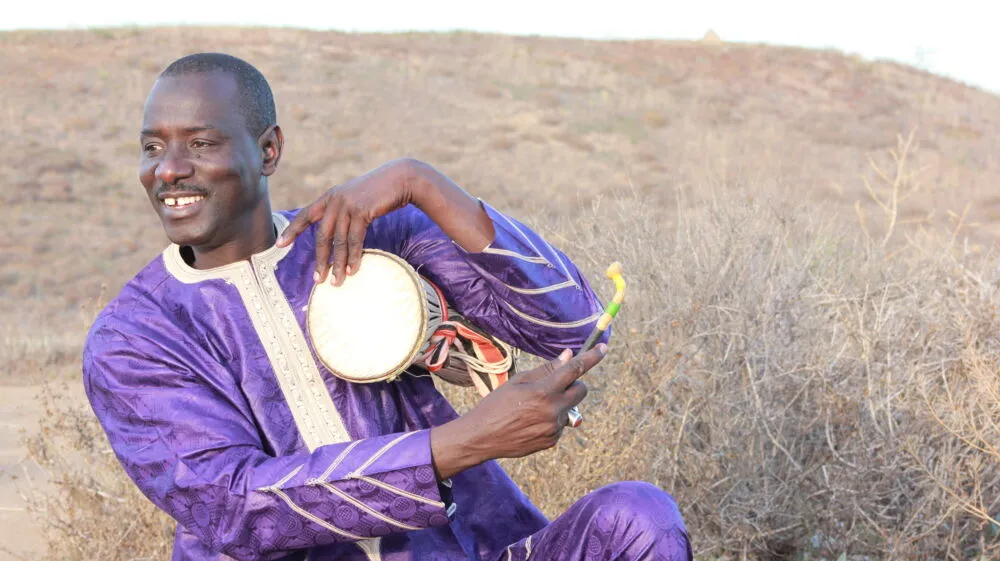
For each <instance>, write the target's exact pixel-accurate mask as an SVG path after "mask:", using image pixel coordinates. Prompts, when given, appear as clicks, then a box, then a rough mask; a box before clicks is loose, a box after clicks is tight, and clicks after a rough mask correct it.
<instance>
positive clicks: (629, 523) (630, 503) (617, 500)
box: [587, 481, 686, 534]
mask: <svg viewBox="0 0 1000 561" xmlns="http://www.w3.org/2000/svg"><path fill="white" fill-rule="evenodd" d="M587 500H588V501H592V502H593V506H594V507H595V508H594V522H595V524H597V526H598V527H599V528H601V529H602V530H605V531H610V530H611V529H612V528H618V529H619V531H632V532H640V533H647V532H654V533H657V534H658V533H661V532H665V533H669V532H670V531H680V532H684V533H686V531H685V527H684V519H683V517H682V516H681V513H680V510H679V509H678V508H677V503H676V501H674V498H673V497H671V496H670V494H668V493H667V492H666V491H664V490H662V489H660V488H659V487H657V486H655V485H653V484H651V483H646V482H643V481H623V482H620V483H613V484H611V485H607V486H605V487H601V488H600V489H597V490H596V491H594V492H593V493H590V494H589V495H587Z"/></svg>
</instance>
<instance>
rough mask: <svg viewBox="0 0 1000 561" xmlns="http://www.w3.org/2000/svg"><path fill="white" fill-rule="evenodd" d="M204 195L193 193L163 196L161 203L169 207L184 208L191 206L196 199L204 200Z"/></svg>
mask: <svg viewBox="0 0 1000 561" xmlns="http://www.w3.org/2000/svg"><path fill="white" fill-rule="evenodd" d="M204 199H205V197H203V196H201V195H193V196H188V197H164V198H163V204H164V205H166V206H168V207H170V208H184V207H187V206H191V205H193V204H195V203H197V202H198V201H201V200H204Z"/></svg>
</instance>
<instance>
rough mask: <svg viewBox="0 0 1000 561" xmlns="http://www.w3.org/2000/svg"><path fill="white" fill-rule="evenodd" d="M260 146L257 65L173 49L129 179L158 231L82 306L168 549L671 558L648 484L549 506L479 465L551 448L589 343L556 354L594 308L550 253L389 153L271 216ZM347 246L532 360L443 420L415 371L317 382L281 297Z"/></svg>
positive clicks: (108, 410) (90, 372)
mask: <svg viewBox="0 0 1000 561" xmlns="http://www.w3.org/2000/svg"><path fill="white" fill-rule="evenodd" d="M283 142H284V138H283V134H282V131H281V129H280V128H279V127H278V125H277V121H276V117H275V110H274V102H273V99H272V97H271V91H270V88H269V86H268V85H267V82H266V80H265V79H264V78H263V76H261V75H260V73H259V72H258V71H257V70H256V69H254V68H253V67H252V66H250V65H249V64H247V63H245V62H244V61H242V60H239V59H236V58H233V57H230V56H227V55H222V54H214V53H202V54H196V55H191V56H188V57H184V58H182V59H179V60H177V61H175V62H174V63H173V64H171V65H170V66H169V67H168V68H167V69H166V70H164V72H163V73H162V74H161V76H160V77H159V79H158V80H157V81H156V83H155V84H154V86H153V88H152V91H151V92H150V94H149V97H148V99H147V102H146V106H145V111H144V116H143V127H142V132H141V146H142V158H141V165H140V180H141V182H142V184H143V186H144V187H145V189H146V192H147V194H148V196H149V199H150V202H151V203H152V205H153V208H154V209H155V210H156V212H157V213H158V215H159V217H160V219H161V222H162V224H163V227H164V229H165V231H166V234H167V237H168V238H169V239H170V241H171V242H172V243H171V245H170V246H169V247H168V248H167V249H166V250H165V251H164V252H163V254H162V255H160V256H159V257H157V258H156V259H154V260H153V261H152V262H151V263H150V264H149V265H148V266H146V267H145V268H144V269H143V270H142V271H141V272H139V273H138V274H137V275H136V277H135V278H134V279H132V280H131V281H130V282H129V283H128V284H127V285H126V286H125V287H124V288H123V290H122V291H121V293H120V294H119V295H118V296H117V297H116V298H115V299H114V300H113V301H112V302H111V303H110V304H109V305H108V306H107V308H106V309H105V310H103V311H102V313H101V314H100V315H99V317H98V318H97V320H96V321H95V323H94V325H93V327H92V329H91V332H90V334H89V336H88V339H87V344H86V349H85V351H84V360H83V374H84V380H85V386H86V391H87V395H88V396H89V399H90V402H91V404H92V407H93V409H94V411H95V413H96V415H97V416H98V417H99V419H100V421H101V424H102V426H103V427H104V430H105V431H106V432H107V434H108V437H109V439H110V442H111V444H112V447H113V448H114V451H115V453H116V454H117V456H118V458H119V459H120V461H121V463H122V465H123V466H124V468H125V470H126V472H127V473H128V474H129V476H130V477H131V478H132V479H133V480H134V481H135V482H136V484H137V485H138V486H139V488H140V489H141V490H142V491H143V493H144V494H145V495H146V496H147V497H148V498H149V499H150V500H151V501H153V502H154V503H155V504H156V505H157V506H158V507H160V508H162V509H163V510H164V511H166V512H167V513H169V514H170V515H171V516H172V517H173V518H174V519H176V520H177V522H178V525H177V530H176V540H175V548H174V559H199V560H200V559H227V558H234V559H240V560H257V559H315V560H326V559H329V560H334V559H336V560H367V561H375V560H379V559H383V560H387V561H388V560H402V559H420V560H424V559H426V560H442V561H444V560H447V561H451V560H459V559H474V560H484V561H494V560H500V559H527V558H528V556H529V555H530V556H531V558H532V559H579V560H583V559H670V560H673V559H690V556H691V553H690V547H689V545H688V541H687V535H686V532H685V528H684V525H683V522H682V519H681V516H680V514H679V513H678V511H677V508H676V505H675V504H674V502H673V500H672V499H671V498H670V497H669V496H668V495H667V494H666V493H664V492H663V491H661V490H659V489H657V488H655V487H653V486H652V485H648V484H644V483H624V484H617V485H611V486H608V487H605V488H603V489H600V490H598V491H595V492H594V493H592V494H590V495H588V496H587V497H585V498H583V499H582V500H580V501H579V502H578V503H577V504H576V505H574V506H573V507H572V508H570V509H569V511H568V512H567V513H565V514H564V515H563V516H561V517H559V518H558V519H556V520H555V521H553V522H552V523H549V522H548V521H547V520H546V519H545V518H544V517H543V516H542V515H541V513H540V512H539V511H538V510H537V509H536V508H535V507H534V506H533V505H532V504H531V503H530V502H529V501H528V499H527V498H526V497H525V496H524V495H523V494H522V493H521V492H520V491H519V490H518V488H517V487H516V486H515V485H514V484H513V482H512V481H511V480H510V479H509V478H508V476H507V475H506V474H505V473H504V472H503V471H502V470H501V468H500V467H499V465H498V464H497V463H496V461H495V460H496V459H497V458H507V457H520V456H524V455H527V454H531V453H534V452H536V451H538V450H542V449H545V448H548V447H551V446H553V445H554V444H555V443H556V441H557V440H558V439H559V436H560V434H561V432H562V430H563V427H564V426H565V425H566V421H567V410H568V409H569V408H570V407H572V406H573V405H576V404H577V403H579V402H580V401H581V400H582V399H583V398H584V396H585V395H586V387H585V386H584V385H583V384H582V382H579V381H578V380H577V379H578V378H579V377H580V376H582V375H583V374H584V373H585V372H586V371H587V370H589V369H590V368H592V367H593V366H594V365H595V364H596V363H598V362H599V361H600V358H601V357H602V356H603V354H604V352H605V345H604V344H603V343H602V344H601V345H599V346H598V347H597V348H596V349H594V350H593V351H590V352H587V353H584V354H582V355H580V356H578V357H576V358H573V359H572V360H569V357H568V356H567V355H566V354H565V353H564V354H562V355H560V351H562V350H563V349H572V348H576V347H579V346H580V345H581V344H582V342H583V340H584V338H585V336H586V335H587V334H588V333H589V331H590V330H591V329H592V327H593V323H594V321H595V320H596V318H597V315H598V313H599V311H600V306H599V303H598V300H597V298H596V297H595V295H594V293H593V292H592V290H591V288H590V287H589V286H588V284H587V282H586V280H585V279H584V278H583V277H582V276H581V275H580V273H579V271H578V270H577V269H576V268H575V267H574V266H573V264H572V263H571V262H570V261H569V259H568V258H567V257H566V256H565V255H564V254H562V253H561V252H559V251H557V250H555V249H554V248H552V247H551V246H550V245H549V244H547V243H546V242H545V241H544V240H543V239H541V238H540V237H539V236H537V235H536V234H534V233H533V232H531V231H530V230H529V229H528V228H527V227H526V226H524V225H523V224H521V223H519V222H517V221H515V220H513V219H512V218H510V217H507V216H505V215H504V214H502V213H501V212H499V211H497V210H495V209H493V208H492V207H490V206H489V205H487V204H485V203H482V202H480V201H479V200H477V199H476V198H473V197H471V196H469V195H468V194H467V193H466V192H465V191H463V190H462V189H461V188H460V187H458V186H457V185H455V184H454V183H453V182H452V181H450V180H449V179H448V178H447V177H445V176H444V175H442V174H440V173H439V172H437V171H436V170H435V169H433V168H432V167H431V166H429V165H426V164H423V163H421V162H417V161H412V160H399V161H394V162H390V163H388V164H386V165H384V166H382V167H380V168H378V169H376V170H373V171H372V172H370V173H368V174H365V175H364V176H361V177H359V178H357V179H355V180H353V181H350V182H348V183H346V184H344V185H341V186H338V187H336V188H333V189H331V190H330V191H329V192H327V193H326V194H324V195H323V196H322V197H320V198H319V199H318V200H317V201H316V202H314V203H313V204H311V205H309V206H308V207H306V208H304V209H301V210H299V211H290V212H272V210H271V207H270V200H269V196H268V183H267V179H268V177H269V176H270V175H272V174H273V173H274V172H275V171H276V169H277V167H278V163H279V161H280V158H281V152H282V144H283ZM364 247H371V248H379V249H383V250H386V251H390V252H392V253H394V254H396V255H399V256H401V257H403V258H404V259H406V260H407V261H408V262H409V263H410V264H412V265H413V266H414V267H415V268H418V269H419V270H420V271H421V273H422V274H424V275H425V276H427V277H428V278H429V279H430V280H431V281H432V282H434V283H435V284H437V285H438V286H439V287H440V288H441V289H442V291H443V292H444V294H445V296H446V297H447V298H448V300H449V301H450V302H452V303H453V304H454V306H455V308H456V309H457V310H458V311H459V312H461V313H462V314H463V315H464V316H465V317H466V318H467V319H469V320H470V321H472V322H473V323H475V324H477V325H479V326H480V327H482V328H483V329H485V330H487V331H489V332H490V333H492V334H493V335H495V336H496V337H498V338H500V339H501V340H504V341H507V342H509V343H510V344H513V345H514V346H516V347H519V348H522V349H524V350H526V351H528V352H531V353H534V354H537V355H539V356H543V357H548V358H551V359H552V362H551V363H549V364H548V365H547V366H545V367H542V368H539V369H536V370H532V371H527V372H523V373H521V374H519V375H518V376H517V377H516V378H515V379H513V380H512V381H510V382H508V383H507V384H505V385H503V386H501V387H500V388H499V389H497V390H496V391H494V392H492V393H491V394H489V395H488V396H486V397H485V398H484V399H483V400H482V401H481V402H480V403H479V404H478V405H477V406H476V407H475V408H473V409H472V410H471V411H470V412H468V413H467V414H466V415H463V416H461V417H459V416H458V415H457V414H456V413H455V411H454V410H453V409H452V408H451V407H450V405H449V404H448V403H447V402H446V401H445V400H444V398H443V397H442V396H441V395H440V394H439V393H438V392H437V391H436V390H435V388H434V385H433V383H432V381H431V380H429V379H428V378H426V377H410V376H404V377H402V378H401V379H400V380H398V381H395V382H391V383H376V384H351V383H348V382H345V381H344V380H341V379H339V378H337V377H335V376H332V375H331V374H330V372H328V371H327V370H325V369H324V368H323V367H322V365H321V363H319V362H318V361H317V360H316V358H315V356H314V354H313V352H312V349H311V346H310V343H309V341H308V340H307V338H306V336H305V334H304V330H303V322H304V317H303V308H304V306H305V305H306V302H307V299H308V296H309V293H310V290H311V288H312V287H313V285H314V283H317V282H334V283H337V284H339V283H341V282H343V279H344V277H345V275H347V274H352V273H353V272H355V271H357V270H358V266H359V259H360V255H361V250H362V248H364ZM331 256H332V262H331ZM331 263H332V266H329V267H328V265H330V264H331ZM328 271H329V272H328ZM557 355H560V356H559V357H558V358H554V357H556V356H557Z"/></svg>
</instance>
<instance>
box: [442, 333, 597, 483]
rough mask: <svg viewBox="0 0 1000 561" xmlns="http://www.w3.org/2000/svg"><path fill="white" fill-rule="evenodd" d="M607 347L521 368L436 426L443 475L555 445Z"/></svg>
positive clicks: (564, 355) (584, 392) (581, 399)
mask: <svg viewBox="0 0 1000 561" xmlns="http://www.w3.org/2000/svg"><path fill="white" fill-rule="evenodd" d="M606 352H607V346H606V345H604V344H603V343H602V344H600V345H598V346H597V347H595V348H594V349H592V350H590V351H587V352H585V353H582V354H580V355H578V356H576V357H574V358H572V359H571V358H570V356H571V354H572V353H571V352H570V351H568V350H567V351H565V352H564V353H563V354H562V355H560V356H559V358H557V359H555V360H553V361H551V362H549V363H548V364H545V365H543V366H540V367H538V368H535V369H533V370H528V371H527V372H522V373H520V374H518V375H517V376H515V377H514V378H512V379H511V380H510V381H508V382H507V383H506V384H504V385H502V386H500V387H499V388H497V389H496V390H494V391H493V392H491V393H490V394H489V395H487V396H486V397H485V398H483V400H482V401H480V402H479V403H478V404H477V405H476V406H475V407H474V408H473V409H472V410H471V411H469V412H468V413H466V414H465V415H463V416H461V417H459V418H458V419H455V420H454V421H451V422H450V423H446V424H444V425H441V426H439V427H434V428H433V429H431V453H432V454H433V456H434V467H435V469H436V470H437V473H438V477H439V478H440V479H447V478H449V477H451V476H452V475H455V474H456V473H458V472H460V471H462V470H465V469H468V468H470V467H472V466H475V465H479V464H481V463H483V462H485V461H488V460H493V459H497V458H519V457H522V456H527V455H529V454H533V453H535V452H538V451H540V450H545V449H547V448H551V447H552V446H555V444H556V442H558V441H559V437H560V436H562V430H563V429H564V428H565V427H566V424H567V422H568V417H569V413H568V412H569V410H570V408H572V407H574V406H575V405H577V404H579V403H580V402H581V401H583V399H584V398H585V397H586V396H587V386H585V385H584V384H583V382H581V381H579V380H578V379H579V378H580V377H581V376H583V375H584V374H585V373H587V371H589V370H590V369H591V368H593V367H594V366H596V365H597V363H599V362H600V361H601V359H602V358H604V354H605V353H606Z"/></svg>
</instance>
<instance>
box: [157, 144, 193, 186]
mask: <svg viewBox="0 0 1000 561" xmlns="http://www.w3.org/2000/svg"><path fill="white" fill-rule="evenodd" d="M192 175H194V165H192V164H191V160H190V158H188V155H187V153H186V151H185V150H183V149H181V150H168V151H167V153H166V154H164V155H163V157H162V158H161V159H160V162H159V164H157V166H156V178H157V179H158V180H160V181H161V182H163V183H166V184H167V185H174V184H176V183H177V182H178V181H181V180H184V179H187V178H189V177H191V176H192Z"/></svg>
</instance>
